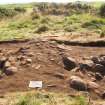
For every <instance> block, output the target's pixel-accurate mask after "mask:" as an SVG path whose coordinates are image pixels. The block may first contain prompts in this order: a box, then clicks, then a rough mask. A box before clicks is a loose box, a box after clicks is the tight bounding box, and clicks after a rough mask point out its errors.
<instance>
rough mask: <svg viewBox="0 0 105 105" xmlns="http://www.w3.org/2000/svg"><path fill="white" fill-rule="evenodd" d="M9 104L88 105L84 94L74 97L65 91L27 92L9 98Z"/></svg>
mask: <svg viewBox="0 0 105 105" xmlns="http://www.w3.org/2000/svg"><path fill="white" fill-rule="evenodd" d="M8 105H88V103H87V99H86V98H85V97H83V96H77V97H75V98H72V97H70V96H68V95H67V94H63V93H51V92H39V91H37V92H27V93H24V94H20V93H19V94H16V95H15V96H14V97H12V99H11V98H9V99H8Z"/></svg>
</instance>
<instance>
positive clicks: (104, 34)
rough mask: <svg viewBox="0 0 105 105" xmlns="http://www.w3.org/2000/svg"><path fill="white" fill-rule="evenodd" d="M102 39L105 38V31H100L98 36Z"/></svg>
mask: <svg viewBox="0 0 105 105" xmlns="http://www.w3.org/2000/svg"><path fill="white" fill-rule="evenodd" d="M103 37H105V30H102V31H101V34H100V38H103Z"/></svg>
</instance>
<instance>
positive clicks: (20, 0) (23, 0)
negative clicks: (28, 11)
mask: <svg viewBox="0 0 105 105" xmlns="http://www.w3.org/2000/svg"><path fill="white" fill-rule="evenodd" d="M43 1H44V2H70V1H89V2H90V1H105V0H0V4H7V3H28V2H43Z"/></svg>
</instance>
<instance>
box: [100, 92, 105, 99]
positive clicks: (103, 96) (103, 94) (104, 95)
mask: <svg viewBox="0 0 105 105" xmlns="http://www.w3.org/2000/svg"><path fill="white" fill-rule="evenodd" d="M101 97H102V99H105V91H103V93H102V95H101Z"/></svg>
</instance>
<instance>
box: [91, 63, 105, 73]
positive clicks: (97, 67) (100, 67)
mask: <svg viewBox="0 0 105 105" xmlns="http://www.w3.org/2000/svg"><path fill="white" fill-rule="evenodd" d="M93 70H94V71H95V72H99V73H101V74H102V75H105V67H104V66H103V65H101V64H96V65H95V66H94V67H93Z"/></svg>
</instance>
